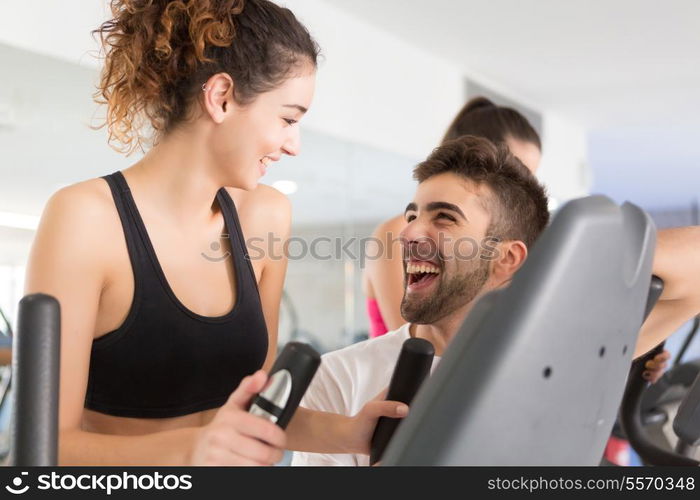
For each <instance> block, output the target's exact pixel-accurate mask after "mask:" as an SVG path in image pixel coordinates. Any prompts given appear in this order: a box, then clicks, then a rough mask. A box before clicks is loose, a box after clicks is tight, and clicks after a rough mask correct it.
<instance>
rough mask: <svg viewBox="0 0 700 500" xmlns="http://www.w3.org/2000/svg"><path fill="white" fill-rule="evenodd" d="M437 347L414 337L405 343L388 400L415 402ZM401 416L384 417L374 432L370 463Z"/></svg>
mask: <svg viewBox="0 0 700 500" xmlns="http://www.w3.org/2000/svg"><path fill="white" fill-rule="evenodd" d="M434 356H435V348H434V347H433V344H431V343H430V342H429V341H427V340H425V339H419V338H410V339H408V340H406V341H405V342H404V343H403V346H402V347H401V352H400V353H399V359H398V360H397V361H396V367H395V368H394V373H393V374H392V376H391V382H390V383H389V391H388V392H387V396H386V399H387V400H388V401H401V402H402V403H406V404H411V401H412V400H413V397H414V396H415V395H416V393H417V392H418V389H420V386H421V384H422V383H423V381H424V380H425V379H426V377H427V376H428V375H430V368H431V367H432V365H433V357H434ZM400 423H401V419H398V418H388V417H380V418H379V421H378V422H377V426H376V427H375V429H374V434H373V435H372V442H371V446H370V459H369V462H370V464H372V465H373V464H375V463H377V462H378V461H379V460H380V459H381V457H382V454H383V453H384V450H385V449H386V447H387V445H388V444H389V441H390V440H391V437H392V436H393V435H394V432H395V431H396V429H397V427H398V426H399V424H400Z"/></svg>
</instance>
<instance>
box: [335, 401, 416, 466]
mask: <svg viewBox="0 0 700 500" xmlns="http://www.w3.org/2000/svg"><path fill="white" fill-rule="evenodd" d="M387 390H388V389H385V390H383V391H382V392H380V393H379V394H377V395H376V396H375V397H374V399H372V400H370V401H369V402H368V403H367V404H365V405H364V406H363V407H362V409H361V410H360V411H359V412H358V413H357V415H355V416H354V417H352V418H351V419H350V424H349V425H348V426H347V428H346V432H345V439H344V442H345V443H346V446H347V448H348V453H359V454H362V455H369V452H370V444H371V443H370V441H371V440H372V435H373V434H374V428H375V427H376V426H377V420H379V417H389V418H403V417H405V416H406V415H408V405H406V404H405V403H401V402H400V401H385V400H384V398H385V397H386V394H387Z"/></svg>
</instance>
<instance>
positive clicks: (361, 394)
mask: <svg viewBox="0 0 700 500" xmlns="http://www.w3.org/2000/svg"><path fill="white" fill-rule="evenodd" d="M408 328H409V323H406V324H405V325H403V326H402V327H400V328H399V329H397V330H394V331H392V332H388V333H386V334H384V335H382V336H381V337H377V338H373V339H368V340H365V341H363V342H358V343H357V344H353V345H350V346H348V347H345V348H344V349H340V350H337V351H333V352H329V353H327V354H324V355H323V357H322V361H321V366H320V367H319V369H318V372H316V375H315V376H314V379H313V381H312V382H311V384H310V385H309V388H308V389H307V391H306V394H305V395H304V398H303V399H302V400H301V406H303V407H304V408H308V409H310V410H318V411H327V412H331V413H339V414H341V415H347V416H353V415H356V414H357V413H358V412H359V411H360V410H361V409H362V407H363V406H364V405H365V404H366V403H367V402H368V401H370V400H372V399H374V398H375V397H376V396H377V395H378V394H379V393H380V392H382V391H383V390H384V389H386V388H387V387H388V386H389V382H390V381H391V375H392V374H393V373H394V367H395V366H396V361H397V360H398V358H399V353H400V352H401V346H402V345H403V343H404V342H405V341H406V340H407V339H408V338H409V337H410V334H409V332H408ZM438 360H439V358H438V357H437V356H436V357H435V358H434V360H433V369H434V368H435V366H436V362H437V361H438ZM292 465H369V456H367V455H357V454H320V453H306V452H294V456H293V458H292Z"/></svg>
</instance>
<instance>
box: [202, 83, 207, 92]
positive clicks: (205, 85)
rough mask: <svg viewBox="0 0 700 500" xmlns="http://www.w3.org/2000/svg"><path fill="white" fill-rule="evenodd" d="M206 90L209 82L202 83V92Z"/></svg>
mask: <svg viewBox="0 0 700 500" xmlns="http://www.w3.org/2000/svg"><path fill="white" fill-rule="evenodd" d="M206 91H207V84H206V83H203V84H202V92H206Z"/></svg>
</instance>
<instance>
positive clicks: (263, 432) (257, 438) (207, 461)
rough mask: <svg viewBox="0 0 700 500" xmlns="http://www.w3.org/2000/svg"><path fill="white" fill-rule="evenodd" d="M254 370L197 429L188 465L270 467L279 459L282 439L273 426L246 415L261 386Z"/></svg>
mask: <svg viewBox="0 0 700 500" xmlns="http://www.w3.org/2000/svg"><path fill="white" fill-rule="evenodd" d="M266 382H267V375H266V374H265V372H264V371H262V370H258V371H257V372H256V373H254V374H253V375H251V376H249V377H246V378H244V379H243V380H242V381H241V383H240V385H239V386H238V388H237V389H236V390H235V391H234V392H233V393H232V394H231V396H230V397H229V398H228V401H226V403H225V404H224V405H223V406H222V407H221V408H220V409H219V411H218V412H217V413H216V415H215V416H214V418H213V420H212V421H211V422H210V423H209V424H207V425H205V426H204V427H202V428H201V430H200V431H199V433H198V436H197V437H196V439H195V443H194V446H193V449H192V455H191V457H190V462H191V464H192V465H274V464H275V463H277V462H279V461H280V460H281V459H282V456H283V454H284V449H285V445H286V436H285V433H284V431H283V430H282V429H280V428H279V427H278V426H277V425H275V424H273V423H272V422H269V421H267V420H265V419H263V418H260V417H257V416H255V415H251V414H250V413H248V407H249V405H250V402H251V401H252V399H253V398H254V397H255V396H256V395H257V394H258V393H259V392H260V391H262V389H263V388H264V387H265V383H266Z"/></svg>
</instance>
